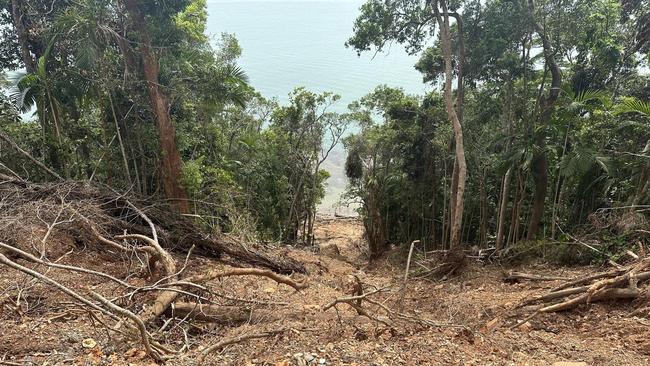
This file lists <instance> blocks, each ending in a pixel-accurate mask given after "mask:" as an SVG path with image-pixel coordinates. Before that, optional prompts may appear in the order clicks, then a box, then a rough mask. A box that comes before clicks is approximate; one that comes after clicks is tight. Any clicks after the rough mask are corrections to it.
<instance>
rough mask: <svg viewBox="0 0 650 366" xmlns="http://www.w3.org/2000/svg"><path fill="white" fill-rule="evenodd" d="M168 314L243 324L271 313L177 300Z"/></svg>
mask: <svg viewBox="0 0 650 366" xmlns="http://www.w3.org/2000/svg"><path fill="white" fill-rule="evenodd" d="M166 314H167V315H168V316H170V317H176V318H188V319H193V320H197V321H201V322H209V323H217V324H228V325H232V324H241V323H245V322H247V321H249V320H251V321H255V320H260V318H262V317H265V318H266V317H267V316H269V315H270V314H264V315H260V314H259V311H253V310H252V309H248V308H245V307H239V306H221V305H211V304H198V303H189V302H176V303H174V304H172V306H170V307H169V308H167V311H166Z"/></svg>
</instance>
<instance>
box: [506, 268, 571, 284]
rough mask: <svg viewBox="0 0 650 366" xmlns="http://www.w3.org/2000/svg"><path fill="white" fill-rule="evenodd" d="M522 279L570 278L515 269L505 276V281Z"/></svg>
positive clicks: (555, 279)
mask: <svg viewBox="0 0 650 366" xmlns="http://www.w3.org/2000/svg"><path fill="white" fill-rule="evenodd" d="M520 280H528V281H560V280H561V281H566V280H568V278H566V277H559V276H541V275H535V274H530V273H524V272H515V271H510V272H508V273H507V274H506V275H505V276H504V278H503V282H519V281H520Z"/></svg>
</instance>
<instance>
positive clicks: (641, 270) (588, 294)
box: [513, 257, 650, 328]
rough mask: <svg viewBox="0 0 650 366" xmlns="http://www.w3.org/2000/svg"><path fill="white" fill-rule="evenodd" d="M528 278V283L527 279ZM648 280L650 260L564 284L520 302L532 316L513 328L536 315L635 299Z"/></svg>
mask: <svg viewBox="0 0 650 366" xmlns="http://www.w3.org/2000/svg"><path fill="white" fill-rule="evenodd" d="M519 277H520V278H521V276H519ZM527 277H528V279H531V278H530V276H527ZM533 280H538V278H533ZM648 280H650V257H647V258H643V259H641V260H639V261H637V262H635V263H633V264H631V265H629V266H627V267H622V268H616V269H614V270H611V271H607V272H603V273H598V274H595V275H590V276H586V277H582V278H577V279H574V280H571V281H567V282H565V283H564V284H562V285H561V286H558V287H556V288H554V289H552V290H551V291H550V292H548V293H545V294H541V295H537V296H533V297H531V298H528V299H526V300H524V301H522V302H521V303H520V304H519V305H518V306H517V308H523V309H527V310H532V311H533V313H532V314H531V315H530V316H528V317H527V318H526V319H524V320H522V321H520V322H518V323H517V324H515V325H514V326H513V328H516V327H518V326H520V325H522V324H524V323H525V322H526V321H528V320H530V319H532V318H533V317H535V316H536V315H538V314H544V313H554V312H559V311H565V310H570V309H573V308H576V307H577V306H579V305H581V304H590V303H593V302H597V301H606V300H613V299H635V298H638V297H639V296H640V295H641V293H642V291H641V290H640V289H639V287H638V285H639V284H640V283H642V282H644V281H648Z"/></svg>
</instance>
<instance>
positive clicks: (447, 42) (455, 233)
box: [433, 1, 467, 251]
mask: <svg viewBox="0 0 650 366" xmlns="http://www.w3.org/2000/svg"><path fill="white" fill-rule="evenodd" d="M440 6H441V7H442V12H443V14H444V16H441V15H440V12H439V11H438V7H437V6H434V7H433V8H434V12H435V15H436V18H437V20H438V24H439V25H440V39H441V41H442V50H443V57H444V60H445V86H444V97H445V105H446V108H447V114H448V115H449V118H450V120H451V122H452V125H453V129H454V140H455V143H456V144H455V145H456V162H457V164H458V170H457V171H458V180H457V184H456V186H455V188H456V195H455V207H454V210H453V212H454V215H453V217H452V220H451V232H450V237H451V238H450V250H452V251H459V250H460V242H461V232H460V229H461V226H462V220H463V208H464V194H465V180H466V175H467V164H466V161H465V148H464V145H463V129H462V125H461V122H460V119H459V117H458V114H457V112H456V110H455V109H454V104H453V101H452V91H451V82H452V65H451V63H452V55H451V34H450V31H449V13H448V12H447V4H446V2H444V1H441V2H440ZM459 36H460V37H462V34H461V35H459ZM459 83H462V80H461V79H460V78H459ZM458 107H459V108H460V107H461V106H460V105H459V106H458Z"/></svg>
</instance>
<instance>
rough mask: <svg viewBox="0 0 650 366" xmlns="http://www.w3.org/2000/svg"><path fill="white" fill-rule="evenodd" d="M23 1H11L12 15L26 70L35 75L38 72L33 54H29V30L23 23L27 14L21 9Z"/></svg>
mask: <svg viewBox="0 0 650 366" xmlns="http://www.w3.org/2000/svg"><path fill="white" fill-rule="evenodd" d="M20 3H21V1H18V0H12V1H11V15H12V16H13V18H14V28H15V29H16V36H17V37H18V45H19V46H20V55H21V57H22V59H23V63H24V64H25V70H27V72H28V73H33V72H34V71H36V61H35V60H34V58H33V57H32V54H31V53H30V52H29V41H28V39H27V30H26V29H25V23H24V22H23V17H24V16H25V14H24V13H23V10H22V9H21V7H20Z"/></svg>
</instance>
